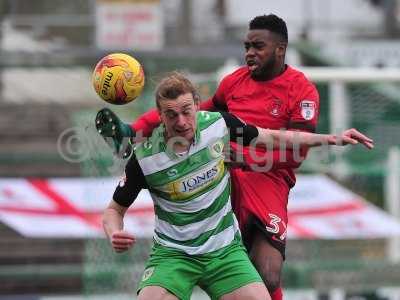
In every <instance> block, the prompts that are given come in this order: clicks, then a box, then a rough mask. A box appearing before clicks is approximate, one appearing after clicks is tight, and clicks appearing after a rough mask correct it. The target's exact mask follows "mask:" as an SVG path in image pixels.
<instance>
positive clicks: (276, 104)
mask: <svg viewBox="0 0 400 300" xmlns="http://www.w3.org/2000/svg"><path fill="white" fill-rule="evenodd" d="M281 107H282V101H281V100H279V99H274V100H272V102H271V104H270V107H269V109H268V111H269V113H270V114H271V115H273V116H274V117H277V116H279V114H280V113H281Z"/></svg>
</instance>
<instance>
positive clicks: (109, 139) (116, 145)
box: [95, 108, 135, 158]
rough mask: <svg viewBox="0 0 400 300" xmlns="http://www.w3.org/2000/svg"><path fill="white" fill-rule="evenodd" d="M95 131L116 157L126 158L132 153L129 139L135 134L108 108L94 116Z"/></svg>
mask: <svg viewBox="0 0 400 300" xmlns="http://www.w3.org/2000/svg"><path fill="white" fill-rule="evenodd" d="M95 124H96V129H97V131H98V133H99V134H100V135H101V136H102V137H103V138H104V140H105V141H106V143H107V144H108V145H109V146H110V147H111V149H113V152H114V154H116V155H117V156H118V157H122V158H127V157H129V156H130V154H131V153H132V145H131V143H130V138H131V137H134V136H135V132H134V131H133V129H132V128H131V127H130V126H129V125H128V124H125V123H124V122H122V121H121V120H120V119H119V118H118V117H117V115H116V114H115V113H114V112H112V111H111V110H110V109H108V108H103V109H102V110H100V111H99V112H98V113H97V115H96V120H95Z"/></svg>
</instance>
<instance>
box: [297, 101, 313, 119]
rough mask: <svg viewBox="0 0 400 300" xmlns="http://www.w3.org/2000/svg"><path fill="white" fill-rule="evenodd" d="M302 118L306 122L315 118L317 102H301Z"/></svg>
mask: <svg viewBox="0 0 400 300" xmlns="http://www.w3.org/2000/svg"><path fill="white" fill-rule="evenodd" d="M300 109H301V116H302V117H303V118H304V119H305V120H312V119H313V118H314V116H315V102H314V101H311V100H303V101H301V102H300Z"/></svg>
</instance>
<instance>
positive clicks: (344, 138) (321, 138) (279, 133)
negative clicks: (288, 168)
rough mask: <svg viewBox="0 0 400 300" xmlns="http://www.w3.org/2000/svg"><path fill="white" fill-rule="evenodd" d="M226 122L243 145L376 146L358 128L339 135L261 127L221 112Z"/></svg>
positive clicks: (287, 147) (235, 139)
mask: <svg viewBox="0 0 400 300" xmlns="http://www.w3.org/2000/svg"><path fill="white" fill-rule="evenodd" d="M221 115H222V116H223V118H224V120H225V123H226V124H227V126H228V128H229V130H230V139H231V141H234V142H238V141H239V142H241V144H243V145H245V146H246V145H249V144H251V143H253V144H254V145H258V144H261V145H262V146H264V147H267V148H269V149H277V148H280V147H284V148H285V149H292V148H295V147H298V148H303V147H306V148H309V147H318V146H323V145H336V146H345V145H349V144H350V145H355V144H358V143H361V144H363V145H364V146H365V147H367V148H368V149H372V148H373V147H374V141H373V140H372V139H371V138H369V137H367V136H365V135H364V134H362V133H361V132H359V131H357V130H356V129H354V128H352V129H347V130H345V131H343V132H342V133H341V134H339V135H334V134H316V133H310V132H304V131H290V130H272V129H264V128H259V127H256V126H253V125H248V124H245V123H244V122H243V121H241V120H240V119H238V118H237V117H235V116H234V115H232V114H230V113H226V112H221Z"/></svg>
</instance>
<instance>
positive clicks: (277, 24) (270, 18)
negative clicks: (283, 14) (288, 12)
mask: <svg viewBox="0 0 400 300" xmlns="http://www.w3.org/2000/svg"><path fill="white" fill-rule="evenodd" d="M254 29H266V30H269V31H271V32H274V33H276V34H278V35H279V36H280V37H281V38H282V39H283V40H284V41H285V42H286V43H287V42H288V31H287V27H286V22H285V21H284V20H283V19H281V18H279V17H278V16H277V15H274V14H269V15H262V16H257V17H255V18H254V19H253V20H251V21H250V23H249V30H254Z"/></svg>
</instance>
